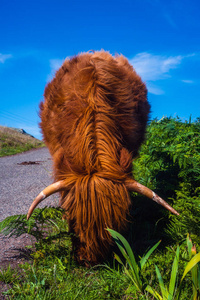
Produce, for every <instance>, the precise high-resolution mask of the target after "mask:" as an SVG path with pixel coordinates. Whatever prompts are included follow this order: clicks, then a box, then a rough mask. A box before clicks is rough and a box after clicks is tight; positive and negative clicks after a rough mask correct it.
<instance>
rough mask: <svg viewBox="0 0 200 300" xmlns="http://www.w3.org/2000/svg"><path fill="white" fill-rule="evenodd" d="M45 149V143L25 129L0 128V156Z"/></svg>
mask: <svg viewBox="0 0 200 300" xmlns="http://www.w3.org/2000/svg"><path fill="white" fill-rule="evenodd" d="M38 147H44V143H43V142H42V141H40V140H38V139H36V138H34V137H33V136H32V135H30V134H28V133H27V132H26V131H25V130H23V129H17V128H9V127H4V126H0V156H6V155H12V154H16V153H20V152H24V151H27V150H30V149H32V148H38Z"/></svg>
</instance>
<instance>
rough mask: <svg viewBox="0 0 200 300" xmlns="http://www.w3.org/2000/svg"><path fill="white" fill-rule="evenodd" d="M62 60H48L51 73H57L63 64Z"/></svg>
mask: <svg viewBox="0 0 200 300" xmlns="http://www.w3.org/2000/svg"><path fill="white" fill-rule="evenodd" d="M63 62H64V59H59V58H58V59H50V68H51V72H55V71H57V70H58V69H59V68H60V67H61V65H62V64H63Z"/></svg>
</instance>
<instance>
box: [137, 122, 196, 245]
mask: <svg viewBox="0 0 200 300" xmlns="http://www.w3.org/2000/svg"><path fill="white" fill-rule="evenodd" d="M199 135H200V119H197V120H196V121H195V122H191V121H189V122H185V123H183V122H181V120H180V119H179V118H176V119H175V118H163V119H161V120H159V121H158V120H153V121H152V122H151V123H150V125H149V126H148V129H147V139H146V142H145V143H144V144H143V145H142V147H141V150H140V155H139V157H138V158H137V159H136V161H135V162H134V164H133V167H134V170H133V174H134V177H135V179H136V180H138V181H139V182H140V183H142V184H144V185H146V186H148V187H149V188H150V189H153V190H154V191H156V193H158V195H160V196H161V197H162V198H164V199H165V200H166V201H168V202H169V203H170V204H171V205H173V206H174V208H175V209H176V210H177V211H178V212H179V213H180V216H179V217H177V216H174V215H172V214H171V213H169V212H167V211H165V210H164V209H163V208H161V207H158V205H157V204H155V205H154V204H152V203H150V201H149V200H148V201H147V200H146V199H145V200H144V199H142V197H138V196H137V197H134V198H133V201H134V205H133V209H134V211H133V215H134V217H135V220H136V221H135V223H136V222H137V223H138V224H139V226H141V227H144V231H146V232H148V236H147V234H146V236H145V237H146V239H156V238H159V239H160V238H162V239H164V241H165V242H168V243H169V242H170V241H176V242H181V241H184V240H185V236H186V235H187V233H188V232H189V233H190V236H191V238H192V240H193V242H194V243H197V244H199V245H200V236H199V232H200V222H199V220H200V139H199ZM137 199H140V200H142V201H143V202H144V205H143V204H141V201H140V203H139V204H138V200H137ZM138 219H139V222H138ZM145 228H146V229H145ZM141 229H142V228H137V226H136V232H138V231H139V230H140V233H139V234H138V235H137V233H136V238H137V240H138V238H139V235H140V234H141V232H144V231H142V230H141Z"/></svg>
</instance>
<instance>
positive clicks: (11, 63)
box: [0, 0, 200, 138]
mask: <svg viewBox="0 0 200 300" xmlns="http://www.w3.org/2000/svg"><path fill="white" fill-rule="evenodd" d="M199 12H200V1H199V0H196V1H195V0H168V1H161V0H140V1H139V0H137V1H136V0H123V1H118V0H110V1H109V0H107V1H105V0H102V1H98V0H96V1H94V0H93V1H89V0H86V1H67V0H66V1H64V0H63V1H62V0H55V1H54V0H40V1H38V0H34V1H29V0H26V1H24V0H10V1H8V0H1V7H0V28H1V31H0V91H1V92H0V125H3V126H10V127H18V128H23V129H25V130H26V131H27V132H29V133H31V134H33V135H34V136H35V137H38V138H41V134H40V130H39V128H38V122H39V117H38V105H39V103H40V101H41V100H42V99H43V92H44V87H45V85H46V84H47V82H48V80H50V79H51V78H52V76H53V74H54V72H55V70H56V69H57V68H58V67H59V66H60V65H61V63H62V61H63V60H64V59H65V58H66V57H69V56H73V55H75V54H78V53H80V52H85V51H88V50H100V49H104V50H107V51H110V53H112V54H115V53H122V54H123V55H125V56H126V57H127V58H128V59H129V61H130V63H131V64H133V67H134V68H135V69H136V71H137V72H138V73H139V74H140V76H141V77H142V79H143V81H145V82H146V84H147V88H148V99H149V101H150V103H151V111H152V112H151V118H155V117H158V118H162V117H163V116H172V117H173V116H177V115H178V116H179V117H181V118H182V119H183V120H187V119H189V117H190V115H191V116H192V120H194V119H195V118H197V117H200V89H199V87H200V74H199V70H200V17H199Z"/></svg>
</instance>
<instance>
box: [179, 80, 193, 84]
mask: <svg viewBox="0 0 200 300" xmlns="http://www.w3.org/2000/svg"><path fill="white" fill-rule="evenodd" d="M181 81H182V82H184V83H188V84H192V83H194V81H193V80H181Z"/></svg>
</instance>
